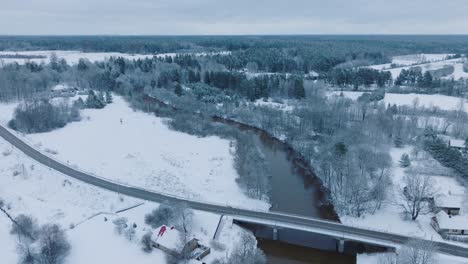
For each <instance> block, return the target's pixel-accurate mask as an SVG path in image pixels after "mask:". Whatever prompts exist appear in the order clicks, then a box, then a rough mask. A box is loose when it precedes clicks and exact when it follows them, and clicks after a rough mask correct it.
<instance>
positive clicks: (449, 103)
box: [330, 91, 468, 111]
mask: <svg viewBox="0 0 468 264" xmlns="http://www.w3.org/2000/svg"><path fill="white" fill-rule="evenodd" d="M330 94H331V95H340V94H341V92H339V91H336V92H331V93H330ZM362 94H363V92H351V91H344V92H343V96H345V97H347V98H350V99H352V100H356V99H357V98H358V97H359V96H361V95H362ZM415 100H417V102H418V106H419V107H422V106H424V107H426V108H431V107H437V108H439V109H441V110H458V109H459V107H460V103H461V102H463V104H464V109H465V111H468V100H466V99H462V98H459V97H454V96H447V95H441V94H413V93H411V94H396V93H386V94H385V98H384V99H383V102H384V103H385V104H386V105H387V104H391V105H393V104H396V105H397V106H403V105H407V106H413V104H414V102H415Z"/></svg>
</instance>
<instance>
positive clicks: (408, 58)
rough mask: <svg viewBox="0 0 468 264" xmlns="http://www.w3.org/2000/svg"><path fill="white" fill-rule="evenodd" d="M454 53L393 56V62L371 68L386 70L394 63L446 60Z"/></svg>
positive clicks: (409, 64) (406, 63)
mask: <svg viewBox="0 0 468 264" xmlns="http://www.w3.org/2000/svg"><path fill="white" fill-rule="evenodd" d="M450 55H453V54H410V55H401V56H394V57H392V62H391V63H385V64H378V65H372V66H370V68H372V69H376V70H385V69H389V68H391V65H392V64H396V65H401V66H411V65H416V64H425V63H429V62H437V61H443V60H446V59H447V57H448V56H450Z"/></svg>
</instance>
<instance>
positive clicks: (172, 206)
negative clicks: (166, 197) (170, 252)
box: [145, 201, 185, 228]
mask: <svg viewBox="0 0 468 264" xmlns="http://www.w3.org/2000/svg"><path fill="white" fill-rule="evenodd" d="M184 210H185V208H182V207H181V205H180V204H178V203H174V202H169V201H165V202H163V203H161V204H160V205H159V207H158V208H157V209H154V210H153V211H152V212H151V213H149V214H147V215H146V216H145V223H146V224H147V225H150V226H151V227H152V228H158V227H160V226H162V225H172V226H176V225H178V224H179V223H180V218H181V215H182V212H183V211H184Z"/></svg>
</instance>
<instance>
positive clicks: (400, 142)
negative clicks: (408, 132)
mask: <svg viewBox="0 0 468 264" xmlns="http://www.w3.org/2000/svg"><path fill="white" fill-rule="evenodd" d="M393 143H394V144H395V147H397V148H401V147H403V139H402V138H401V136H399V135H398V136H396V137H395V140H394V141H393Z"/></svg>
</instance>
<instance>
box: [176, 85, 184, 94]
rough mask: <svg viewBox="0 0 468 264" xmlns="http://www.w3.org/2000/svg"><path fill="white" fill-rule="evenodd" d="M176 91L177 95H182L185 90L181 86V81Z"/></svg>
mask: <svg viewBox="0 0 468 264" xmlns="http://www.w3.org/2000/svg"><path fill="white" fill-rule="evenodd" d="M174 93H175V94H176V95H177V96H182V94H183V90H182V86H181V85H180V84H179V83H177V84H176V85H175V89H174Z"/></svg>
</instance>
